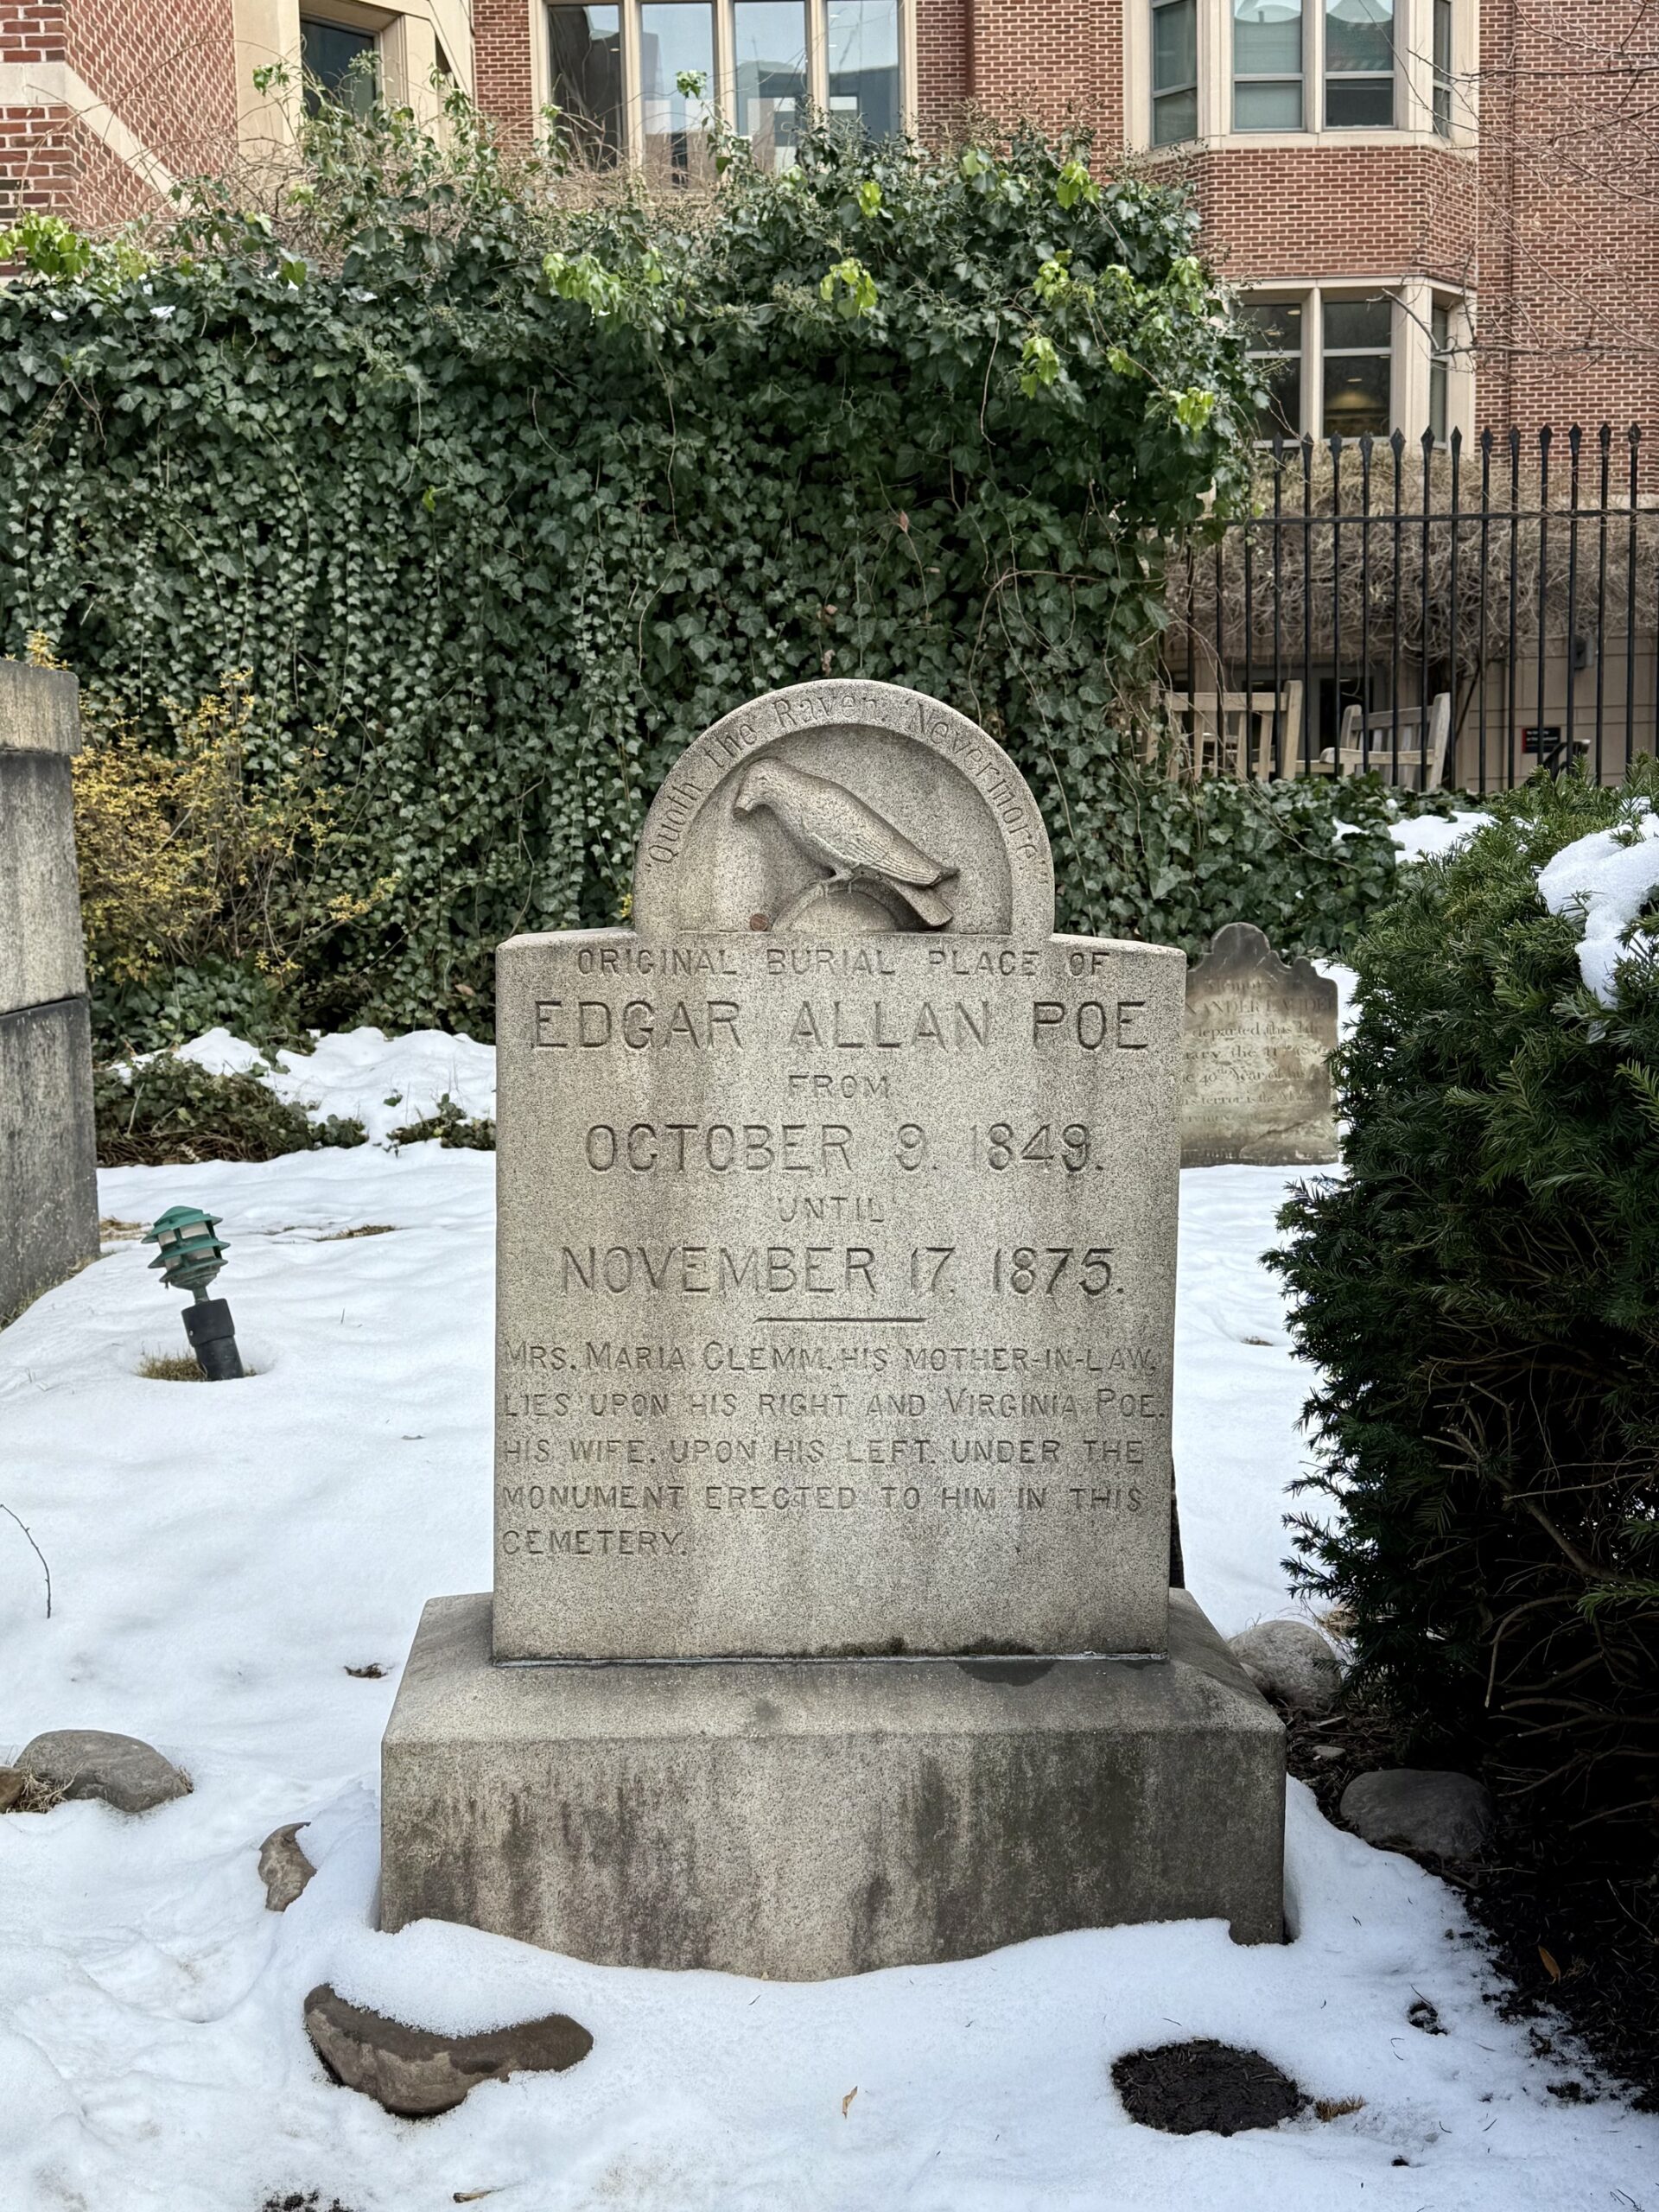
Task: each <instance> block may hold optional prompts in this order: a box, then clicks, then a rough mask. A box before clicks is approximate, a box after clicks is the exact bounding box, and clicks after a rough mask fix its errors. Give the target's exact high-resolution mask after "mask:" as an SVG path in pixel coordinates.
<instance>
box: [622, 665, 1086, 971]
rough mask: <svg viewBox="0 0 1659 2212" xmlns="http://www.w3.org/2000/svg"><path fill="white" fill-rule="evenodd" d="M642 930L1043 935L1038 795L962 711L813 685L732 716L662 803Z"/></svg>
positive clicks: (647, 839) (702, 740)
mask: <svg viewBox="0 0 1659 2212" xmlns="http://www.w3.org/2000/svg"><path fill="white" fill-rule="evenodd" d="M632 923H633V927H634V929H635V930H636V931H640V932H642V933H645V932H649V933H651V934H652V935H656V934H658V933H660V934H663V935H664V936H671V935H685V934H691V935H702V934H713V933H716V932H724V931H742V930H753V931H767V932H776V933H779V934H785V935H791V934H798V935H804V936H810V937H815V938H826V937H829V938H840V937H854V936H870V935H887V934H891V933H893V932H896V931H902V932H906V933H908V932H912V931H922V932H926V933H933V934H940V935H946V934H948V935H954V936H972V937H986V936H1009V937H1020V938H1047V937H1049V936H1050V935H1051V934H1052V931H1053V927H1054V863H1053V860H1052V855H1051V854H1050V851H1049V844H1048V833H1047V831H1046V829H1045V827H1044V825H1043V819H1042V816H1041V815H1040V813H1039V811H1038V807H1037V802H1036V800H1035V799H1034V798H1033V797H1032V794H1031V790H1030V786H1029V785H1027V782H1026V779H1025V778H1024V777H1023V776H1022V775H1021V774H1020V771H1019V769H1018V768H1016V767H1015V766H1014V762H1013V761H1012V760H1010V759H1009V758H1008V756H1007V753H1005V752H1004V751H1003V750H1002V747H1001V746H1000V745H999V744H998V743H997V742H996V741H995V738H993V737H990V736H989V735H988V734H987V733H986V732H985V731H984V730H982V729H981V728H980V727H979V725H978V724H977V723H976V722H973V721H969V719H968V717H967V716H966V715H962V714H958V713H957V710H956V709H955V708H954V707H947V706H945V705H944V704H943V703H942V702H940V701H939V700H938V699H930V698H928V697H927V696H925V694H924V693H922V692H919V691H910V690H905V689H904V688H903V687H902V686H901V685H899V684H894V683H863V682H855V681H846V682H839V681H836V680H834V679H829V680H826V681H823V682H821V683H798V684H793V685H791V687H790V688H789V689H788V690H782V691H770V692H767V693H766V696H764V697H762V698H759V699H753V700H751V701H750V702H749V703H748V704H747V706H743V707H739V708H737V709H735V710H734V712H733V713H731V714H729V715H723V716H722V717H721V720H720V721H717V722H715V724H714V725H713V727H712V728H709V729H706V730H705V731H704V732H703V733H702V736H701V737H699V738H697V739H696V741H694V742H693V743H692V744H690V745H689V746H688V747H686V749H685V751H684V752H683V753H682V754H681V756H680V758H679V760H677V761H676V763H675V764H674V766H673V768H672V769H671V771H670V772H669V774H668V776H667V778H666V779H665V780H664V784H663V786H662V789H661V790H660V791H658V794H657V797H656V799H655V801H654V802H653V804H652V809H651V812H650V814H649V815H648V816H647V817H646V819H645V829H644V832H643V834H642V835H641V837H640V840H639V852H638V854H637V855H636V856H635V860H634V872H633V914H632Z"/></svg>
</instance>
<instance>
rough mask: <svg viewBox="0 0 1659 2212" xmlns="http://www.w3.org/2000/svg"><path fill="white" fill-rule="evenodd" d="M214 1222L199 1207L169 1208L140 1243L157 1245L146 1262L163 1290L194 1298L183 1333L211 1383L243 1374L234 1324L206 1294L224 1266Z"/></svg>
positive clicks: (215, 1218)
mask: <svg viewBox="0 0 1659 2212" xmlns="http://www.w3.org/2000/svg"><path fill="white" fill-rule="evenodd" d="M218 1227H219V1215H218V1214H216V1213H204V1212H203V1211H202V1210H201V1208H200V1206H169V1207H168V1210H167V1211H166V1212H165V1213H164V1214H163V1215H162V1217H161V1219H160V1220H159V1221H158V1222H157V1223H156V1226H155V1227H154V1229H152V1230H150V1231H149V1234H148V1235H147V1236H145V1238H144V1242H145V1243H146V1244H154V1245H155V1246H156V1248H157V1249H156V1257H155V1258H154V1259H153V1260H152V1261H151V1262H150V1263H149V1264H150V1266H151V1267H152V1268H160V1269H161V1271H162V1281H163V1282H164V1283H165V1284H166V1285H167V1287H168V1289H169V1290H188V1291H189V1292H190V1293H191V1294H192V1295H193V1297H194V1300H195V1303H194V1305H192V1306H186V1307H185V1309H184V1333H185V1335H186V1336H187V1337H188V1338H189V1339H190V1349H191V1351H194V1354H195V1355H196V1364H197V1366H198V1367H200V1370H201V1371H202V1373H203V1374H204V1375H205V1376H207V1380H208V1381H209V1382H210V1383H233V1382H235V1381H236V1380H237V1379H238V1376H240V1375H241V1373H242V1359H241V1355H240V1354H239V1353H238V1351H237V1349H236V1324H235V1322H234V1321H233V1320H232V1319H231V1309H230V1307H229V1306H228V1305H227V1304H226V1301H225V1300H223V1299H222V1298H209V1297H208V1295H207V1286H208V1284H209V1283H210V1282H212V1281H213V1277H214V1276H215V1275H216V1274H218V1273H219V1269H220V1268H222V1267H223V1266H224V1264H225V1253H226V1244H225V1240H224V1239H223V1237H221V1236H217V1235H216V1234H215V1233H214V1232H215V1231H216V1230H217V1229H218Z"/></svg>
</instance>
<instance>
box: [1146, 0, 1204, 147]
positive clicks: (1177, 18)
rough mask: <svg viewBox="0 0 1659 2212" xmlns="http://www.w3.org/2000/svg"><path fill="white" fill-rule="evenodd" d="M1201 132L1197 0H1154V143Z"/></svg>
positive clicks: (1163, 143)
mask: <svg viewBox="0 0 1659 2212" xmlns="http://www.w3.org/2000/svg"><path fill="white" fill-rule="evenodd" d="M1196 137H1198V0H1154V7H1153V10H1152V143H1153V144H1154V146H1174V145H1178V144H1179V143H1180V141H1181V140H1182V139H1184V138H1196Z"/></svg>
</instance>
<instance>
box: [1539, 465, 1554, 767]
mask: <svg viewBox="0 0 1659 2212" xmlns="http://www.w3.org/2000/svg"><path fill="white" fill-rule="evenodd" d="M1551 435H1552V433H1551V430H1550V427H1549V425H1548V423H1545V425H1544V427H1543V429H1541V430H1540V431H1539V433H1538V619H1537V622H1536V625H1535V627H1536V631H1537V638H1538V765H1539V766H1540V767H1542V766H1543V765H1544V699H1545V691H1544V680H1545V675H1546V672H1547V666H1548V664H1547V663H1546V661H1545V658H1544V641H1545V637H1546V634H1547V632H1548V623H1547V622H1546V620H1545V619H1544V607H1545V604H1546V602H1547V601H1548V594H1549V442H1550V437H1551Z"/></svg>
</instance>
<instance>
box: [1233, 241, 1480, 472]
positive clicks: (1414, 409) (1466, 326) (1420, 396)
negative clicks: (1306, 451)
mask: <svg viewBox="0 0 1659 2212" xmlns="http://www.w3.org/2000/svg"><path fill="white" fill-rule="evenodd" d="M1239 292H1240V296H1241V297H1242V298H1244V299H1247V300H1248V299H1252V298H1260V299H1262V300H1294V301H1296V302H1299V303H1300V307H1301V309H1302V381H1301V409H1300V413H1301V420H1302V422H1303V423H1304V425H1310V424H1311V425H1313V441H1314V444H1315V446H1316V447H1320V446H1323V444H1324V442H1325V302H1326V301H1327V300H1328V299H1349V300H1363V299H1375V298H1376V296H1377V295H1378V294H1379V293H1386V294H1387V296H1388V297H1389V301H1390V302H1391V305H1392V312H1391V315H1390V321H1389V410H1390V412H1391V414H1392V416H1393V420H1392V422H1391V423H1389V432H1390V433H1391V432H1393V431H1394V430H1403V431H1404V433H1405V435H1406V439H1407V443H1408V448H1410V449H1413V450H1414V449H1415V448H1416V442H1417V441H1418V440H1419V439H1420V438H1421V436H1422V434H1423V432H1424V431H1425V430H1426V429H1427V428H1428V427H1429V421H1428V414H1429V368H1430V355H1431V353H1432V350H1433V343H1432V335H1431V334H1432V323H1431V319H1430V311H1431V309H1432V308H1435V307H1443V308H1446V310H1447V314H1448V317H1449V328H1448V334H1447V335H1448V340H1449V346H1448V354H1447V361H1446V435H1447V436H1448V438H1449V437H1450V435H1451V434H1452V431H1453V430H1460V431H1461V432H1462V434H1463V438H1464V442H1465V445H1466V444H1467V443H1468V442H1469V440H1470V438H1471V436H1472V435H1473V424H1474V411H1475V410H1474V402H1475V376H1474V367H1473V362H1472V359H1471V345H1472V342H1473V335H1474V301H1473V298H1472V296H1471V295H1470V294H1468V293H1467V292H1465V291H1463V290H1461V289H1459V288H1457V287H1456V286H1453V285H1449V284H1437V283H1433V282H1432V281H1431V280H1430V279H1429V278H1427V277H1405V278H1402V277H1375V278H1370V279H1367V278H1364V277H1323V278H1301V279H1298V278H1295V277H1290V278H1267V277H1263V278H1261V279H1259V280H1255V281H1253V282H1251V283H1249V284H1243V285H1241V286H1240V287H1239ZM1304 434H1305V435H1306V432H1305V433H1304ZM1385 435H1386V434H1385ZM1263 442H1267V441H1263ZM1351 442H1352V441H1350V440H1346V439H1344V445H1345V444H1348V443H1351Z"/></svg>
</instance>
